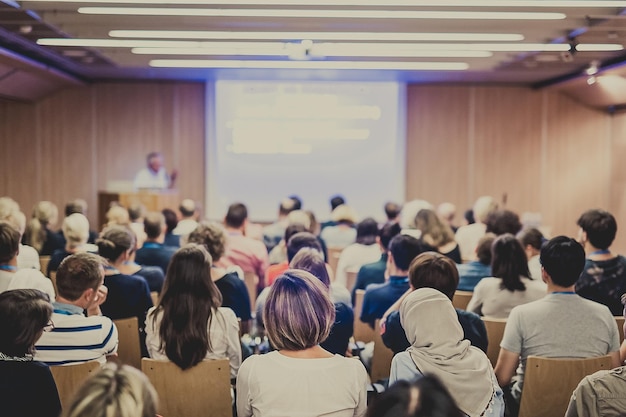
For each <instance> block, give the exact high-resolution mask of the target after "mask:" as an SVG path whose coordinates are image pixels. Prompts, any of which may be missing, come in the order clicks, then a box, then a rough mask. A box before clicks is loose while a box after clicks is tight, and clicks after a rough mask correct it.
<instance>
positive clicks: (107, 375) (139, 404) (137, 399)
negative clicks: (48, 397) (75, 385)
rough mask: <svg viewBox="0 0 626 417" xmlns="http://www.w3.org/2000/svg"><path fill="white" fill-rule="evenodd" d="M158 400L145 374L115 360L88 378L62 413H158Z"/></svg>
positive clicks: (148, 416) (81, 416)
mask: <svg viewBox="0 0 626 417" xmlns="http://www.w3.org/2000/svg"><path fill="white" fill-rule="evenodd" d="M157 402H158V398H157V394H156V391H155V390H154V387H153V386H152V384H150V381H148V378H147V377H146V376H145V375H144V374H142V373H141V372H140V371H138V370H137V369H135V368H133V367H131V366H127V365H119V364H117V363H115V362H112V363H108V364H107V365H106V366H105V367H104V368H103V369H102V370H101V371H99V372H98V373H97V374H95V375H94V376H93V377H91V378H89V379H88V380H87V381H85V383H84V384H83V385H82V386H81V387H80V389H79V390H78V392H76V394H75V395H74V398H73V400H72V402H71V404H70V406H69V407H68V409H67V410H65V411H64V413H63V417H111V416H116V417H130V416H132V417H155V416H157V413H156V410H157Z"/></svg>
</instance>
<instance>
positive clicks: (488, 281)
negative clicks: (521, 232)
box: [466, 233, 547, 319]
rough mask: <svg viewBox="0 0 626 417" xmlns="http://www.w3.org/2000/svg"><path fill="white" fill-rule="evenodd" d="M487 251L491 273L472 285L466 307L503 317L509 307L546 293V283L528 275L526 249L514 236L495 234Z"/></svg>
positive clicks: (505, 316) (509, 310)
mask: <svg viewBox="0 0 626 417" xmlns="http://www.w3.org/2000/svg"><path fill="white" fill-rule="evenodd" d="M491 254H492V256H491V273H492V274H493V277H491V278H483V279H481V280H480V282H479V283H478V284H477V285H476V287H475V288H474V294H473V295H472V299H471V300H470V302H469V304H468V305H467V308H466V310H467V311H473V312H474V313H477V314H480V315H481V316H487V317H493V318H501V319H505V318H507V317H509V313H510V312H511V310H512V309H513V307H516V306H518V305H521V304H526V303H529V302H531V301H535V300H538V299H540V298H543V296H545V295H546V291H547V287H546V284H545V283H544V282H543V281H538V280H532V279H530V278H529V276H530V273H529V272H528V262H527V260H526V253H524V248H522V244H521V243H520V242H519V241H518V240H517V239H516V238H515V236H513V235H512V234H510V233H506V234H504V235H502V236H499V237H498V238H496V240H494V241H493V244H492V246H491Z"/></svg>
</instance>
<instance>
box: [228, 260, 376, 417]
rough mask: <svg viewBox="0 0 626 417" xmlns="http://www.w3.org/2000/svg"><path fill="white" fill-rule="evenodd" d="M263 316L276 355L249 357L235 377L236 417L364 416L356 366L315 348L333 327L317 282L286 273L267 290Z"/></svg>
mask: <svg viewBox="0 0 626 417" xmlns="http://www.w3.org/2000/svg"><path fill="white" fill-rule="evenodd" d="M270 288H271V289H270V293H269V295H268V297H267V303H266V304H265V309H264V311H263V314H264V316H265V317H266V322H267V334H268V336H269V340H270V343H271V344H272V346H274V347H275V348H276V349H278V350H277V351H273V352H270V353H267V354H265V355H253V356H251V357H249V358H248V359H246V361H245V362H244V363H243V364H242V365H241V368H240V370H239V375H238V376H237V415H238V416H239V417H250V416H253V415H281V416H295V415H311V416H321V415H337V416H340V415H345V416H348V415H349V416H364V415H365V411H366V407H367V386H368V376H367V373H366V372H365V368H364V367H363V364H361V362H360V361H358V360H355V359H349V358H344V357H341V356H339V355H333V354H331V353H330V352H328V351H326V350H324V349H323V348H322V347H320V345H319V344H320V343H321V342H323V341H324V340H325V339H326V338H327V337H328V334H329V333H330V330H331V328H332V326H333V323H334V322H335V308H334V306H333V303H332V302H331V300H330V297H329V296H328V290H327V288H326V287H325V286H324V284H322V282H321V281H320V280H319V279H317V278H315V277H314V276H313V275H311V274H310V273H308V272H305V271H300V270H288V271H287V272H285V274H283V275H281V276H280V277H279V278H278V279H277V280H276V282H274V284H273V285H272V287H270Z"/></svg>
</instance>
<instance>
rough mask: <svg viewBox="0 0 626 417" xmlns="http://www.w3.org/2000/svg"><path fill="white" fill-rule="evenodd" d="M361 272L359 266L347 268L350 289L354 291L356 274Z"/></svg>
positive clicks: (347, 284)
mask: <svg viewBox="0 0 626 417" xmlns="http://www.w3.org/2000/svg"><path fill="white" fill-rule="evenodd" d="M358 273H359V268H348V269H347V270H346V288H347V289H348V291H352V288H354V284H355V283H356V276H357V275H358Z"/></svg>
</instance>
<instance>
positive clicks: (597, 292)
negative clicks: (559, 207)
mask: <svg viewBox="0 0 626 417" xmlns="http://www.w3.org/2000/svg"><path fill="white" fill-rule="evenodd" d="M578 227H579V231H578V241H579V242H580V243H581V244H582V245H583V247H584V248H585V254H586V256H587V260H586V262H585V267H584V268H583V271H582V273H581V275H580V278H579V279H578V282H577V283H576V293H578V295H580V296H581V297H585V298H587V299H589V300H592V301H596V302H598V303H601V304H604V305H605V306H607V307H608V308H609V310H611V313H613V315H614V316H620V315H621V314H622V309H623V306H622V302H621V296H622V294H624V293H626V258H625V257H624V256H622V255H617V254H614V253H612V252H611V249H610V246H611V244H612V243H613V240H614V239H615V234H616V233H617V222H616V221H615V217H613V215H612V214H611V213H609V212H607V211H604V210H589V211H586V212H585V213H583V214H582V215H581V216H580V218H579V219H578Z"/></svg>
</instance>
